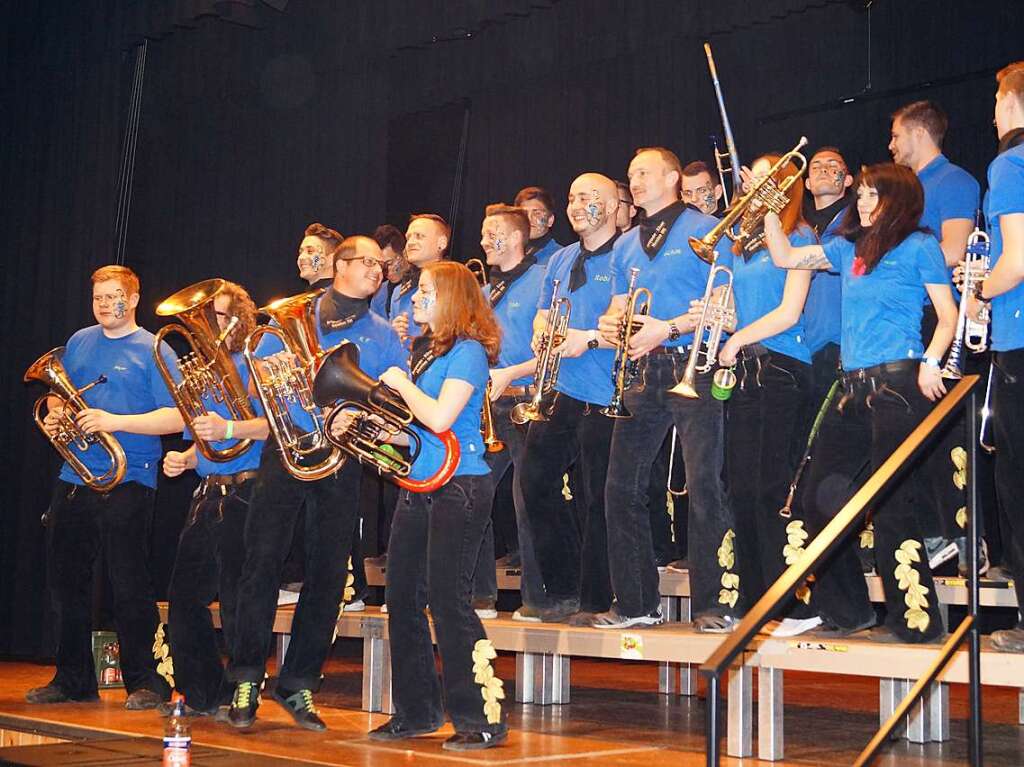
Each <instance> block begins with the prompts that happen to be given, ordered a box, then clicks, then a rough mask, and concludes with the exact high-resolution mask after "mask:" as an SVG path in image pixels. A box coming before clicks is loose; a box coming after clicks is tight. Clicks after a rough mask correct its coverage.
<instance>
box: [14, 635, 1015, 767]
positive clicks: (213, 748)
mask: <svg viewBox="0 0 1024 767" xmlns="http://www.w3.org/2000/svg"><path fill="white" fill-rule="evenodd" d="M358 647H359V643H358V642H350V641H346V642H340V641H339V643H338V645H337V646H336V649H335V654H334V656H335V657H334V658H333V659H332V660H331V661H330V664H329V668H328V669H327V674H328V676H327V680H326V682H325V684H324V688H323V690H322V691H321V693H320V694H319V695H318V698H317V699H318V702H319V705H320V707H321V711H322V715H323V717H324V719H325V720H326V721H327V724H328V727H329V729H328V731H327V732H325V733H309V732H306V731H304V730H299V729H296V728H295V727H294V726H293V725H292V724H291V719H290V718H289V717H288V715H287V714H285V713H284V712H283V711H282V710H281V709H280V708H278V706H277V704H275V703H274V702H273V701H272V700H270V699H269V697H268V698H267V699H265V701H264V703H263V705H262V707H261V708H260V710H259V715H258V717H259V718H258V720H257V723H256V725H255V726H254V727H253V728H252V729H250V730H247V731H245V732H238V731H235V730H232V729H230V728H229V727H227V726H225V725H221V724H217V723H215V722H213V721H212V720H209V719H199V720H195V722H194V725H193V740H194V742H195V744H196V751H195V754H194V758H193V765H194V766H195V767H201V765H204V764H209V765H227V764H251V765H260V766H262V765H270V764H282V765H283V764H292V765H294V764H325V765H352V766H353V767H354V766H356V765H359V766H368V765H374V766H375V767H397V766H398V765H403V766H404V765H411V764H415V765H422V766H423V767H435V766H437V767H440V766H441V765H448V766H449V767H453V766H454V765H460V764H470V765H472V764H482V765H562V764H565V765H577V764H579V765H584V764H588V765H599V766H601V767H616V766H620V765H621V766H622V767H627V766H638V767H640V766H642V767H654V765H657V766H658V767H661V765H680V767H690V766H691V765H701V764H703V763H704V755H703V746H704V743H703V727H704V705H703V701H702V700H700V699H699V698H681V697H670V696H663V695H658V693H657V669H656V667H655V666H654V665H653V664H643V663H629V662H624V661H616V662H604V661H586V660H578V659H575V660H573V670H572V680H573V689H572V701H573V702H572V703H571V704H570V705H567V706H560V707H541V706H531V705H515V704H506V711H507V712H508V717H509V724H510V726H511V728H512V732H511V735H510V737H509V740H508V741H507V743H506V744H504V745H502V746H501V747H498V748H494V749H490V750H488V751H483V752H471V753H469V754H466V753H462V754H450V753H448V752H444V751H442V750H441V747H440V746H441V742H442V741H443V740H444V738H446V737H447V736H448V735H449V734H450V733H451V728H450V726H448V727H446V728H445V729H444V730H442V731H441V732H440V733H438V734H435V735H432V736H428V737H423V738H417V739H415V740H412V741H406V742H403V743H402V744H401V745H400V746H396V745H390V746H389V745H381V744H377V743H372V742H371V741H369V740H368V739H367V738H366V732H367V730H369V729H370V728H372V727H375V726H376V725H377V724H379V723H380V722H382V721H384V717H383V716H381V715H379V714H366V713H363V712H362V711H360V710H359V695H360V657H359V656H358V654H357V653H358ZM496 670H497V672H498V674H499V676H501V677H502V678H503V679H505V680H507V681H506V689H507V690H512V689H514V684H513V682H512V679H513V677H514V675H515V671H514V662H513V659H512V658H511V657H501V658H499V659H498V663H497V665H496ZM51 674H52V669H51V668H49V667H46V666H40V665H34V664H27V663H14V662H7V663H0V743H2V744H5V745H6V744H9V743H11V742H12V740H11V739H12V737H13V736H12V735H11V731H14V730H17V731H22V732H36V733H40V734H41V735H42V736H54V735H56V736H58V737H62V738H65V739H68V740H73V741H82V740H90V741H92V740H94V739H103V740H102V741H101V742H97V743H96V744H95V746H93V745H87V746H73V745H66V746H63V748H64V749H65V753H64V755H65V757H66V758H62V759H60V760H56V761H51V762H46V763H48V764H59V763H67V764H70V763H72V762H78V763H86V762H88V763H89V764H102V763H113V762H115V761H117V762H118V763H122V762H120V761H119V759H117V760H115V759H114V758H113V757H111V759H110V761H109V762H106V761H103V760H102V759H101V758H99V757H96V756H95V754H92V755H91V756H90V757H89V758H88V759H87V758H86V757H85V756H84V755H83V754H82V753H81V751H82V749H84V748H103V749H106V751H105V753H110V754H123V753H126V751H127V750H129V748H130V747H131V746H134V747H135V750H136V751H139V752H140V753H141V752H145V753H146V754H147V755H148V756H149V757H150V758H151V759H154V760H155V759H156V758H157V756H158V754H159V743H158V742H156V741H154V740H138V739H139V738H140V737H141V738H152V739H156V738H159V737H160V736H161V735H162V733H163V720H161V719H160V718H159V717H157V716H156V714H155V713H153V712H129V711H126V710H125V709H124V708H123V700H124V691H123V690H109V691H103V692H102V693H101V698H102V700H101V702H100V703H98V704H62V705H55V706H31V705H29V704H27V703H25V702H24V699H23V694H24V691H25V690H26V689H27V688H29V687H32V686H34V685H39V684H45V683H46V682H47V681H48V680H49V678H50V676H51ZM785 694H786V701H787V710H786V717H787V721H786V749H787V759H786V761H784V762H761V761H759V760H757V759H749V758H748V759H730V758H723V759H722V764H723V765H748V766H749V765H770V764H775V765H778V767H788V766H790V765H801V766H804V765H830V766H831V765H841V764H850V763H851V762H852V761H853V758H854V756H855V755H856V753H857V752H858V751H859V750H860V748H861V747H862V746H863V745H864V744H865V743H866V742H867V741H868V739H869V738H870V736H871V735H872V734H873V732H874V730H875V728H876V727H877V718H878V714H877V711H878V690H877V683H874V682H872V681H870V680H863V679H856V678H848V677H835V676H831V677H825V676H820V675H812V674H791V673H787V675H786V693H785ZM951 697H952V705H951V711H952V716H953V723H952V729H953V740H951V741H950V742H948V743H944V744H929V745H926V746H918V745H913V744H908V743H906V742H904V741H897V742H894V743H893V744H892V745H891V746H890V747H889V749H888V750H887V751H886V753H885V754H884V756H882V757H881V758H880V759H879V760H878V762H877V764H879V765H883V766H885V767H909V766H910V765H914V767H922V766H924V765H928V766H929V767H933V766H934V767H947V766H948V767H952V765H962V764H966V758H965V753H966V743H965V729H964V723H963V717H964V714H965V711H966V690H965V689H964V688H963V687H962V686H954V690H953V693H952V696H951ZM984 719H985V755H986V761H985V763H986V765H991V766H993V767H995V766H999V767H1002V766H1004V765H1005V766H1007V767H1009V766H1010V765H1013V766H1014V767H1016V766H1017V765H1021V764H1024V727H1021V726H1018V725H1017V724H1016V722H1017V698H1016V694H1015V692H1014V691H1012V690H1008V689H1000V688H986V689H985V696H984ZM126 737H127V738H134V739H135V740H128V741H126V740H124V738H126ZM135 744H137V745H135ZM37 748H43V747H37ZM49 748H51V749H52V748H56V747H54V746H50V747H49ZM75 748H78V749H79V751H78V752H76V751H74V749H75ZM723 749H724V743H723ZM16 753H17V754H19V755H23V754H24V753H25V750H24V749H23V748H22V749H18V751H17V752H15V751H5V750H0V763H4V757H5V756H7V755H11V756H14V755H15V754H16ZM90 753H91V752H90ZM97 753H99V752H97ZM232 754H234V755H235V756H236V758H230V757H231V755H232ZM243 755H244V756H243ZM19 758H20V757H19ZM97 759H99V761H97ZM19 763H30V762H19ZM37 763H42V762H37ZM130 763H131V764H146V763H157V762H155V761H146V760H142V761H138V762H136V761H132V762H130Z"/></svg>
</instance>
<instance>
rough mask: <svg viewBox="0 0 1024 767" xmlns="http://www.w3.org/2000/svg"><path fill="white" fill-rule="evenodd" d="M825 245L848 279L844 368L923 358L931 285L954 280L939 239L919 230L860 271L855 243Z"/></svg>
mask: <svg viewBox="0 0 1024 767" xmlns="http://www.w3.org/2000/svg"><path fill="white" fill-rule="evenodd" d="M822 247H823V249H824V251H825V257H826V258H827V259H828V260H829V262H830V263H831V264H832V266H833V267H835V268H836V269H837V270H838V271H839V273H840V275H841V276H842V280H843V335H842V344H841V354H842V358H843V369H844V370H856V369H858V368H865V367H871V366H873V365H880V364H882V363H883V362H895V361H897V360H904V359H919V358H920V357H921V356H922V355H923V354H924V345H923V344H922V342H921V315H922V314H923V312H924V298H925V296H926V295H927V290H926V288H925V286H926V285H947V286H948V285H949V272H948V271H947V270H946V263H945V261H944V260H943V258H942V249H941V248H940V247H939V241H938V240H936V239H935V238H934V237H933V236H932V235H930V234H926V233H924V232H914V233H913V234H911V235H909V236H908V237H907V238H906V239H905V240H903V242H901V243H900V244H899V245H897V246H896V247H895V248H893V249H892V250H890V251H889V252H888V253H886V254H885V255H884V256H882V260H881V261H879V262H878V264H876V265H875V268H874V270H873V271H872V272H871V273H870V274H864V275H860V276H858V275H855V274H854V273H853V264H854V257H855V255H856V253H855V252H854V243H852V242H850V241H849V240H847V239H846V238H845V237H833V238H832V239H831V240H829V241H828V242H826V243H825V244H824V245H823V246H822Z"/></svg>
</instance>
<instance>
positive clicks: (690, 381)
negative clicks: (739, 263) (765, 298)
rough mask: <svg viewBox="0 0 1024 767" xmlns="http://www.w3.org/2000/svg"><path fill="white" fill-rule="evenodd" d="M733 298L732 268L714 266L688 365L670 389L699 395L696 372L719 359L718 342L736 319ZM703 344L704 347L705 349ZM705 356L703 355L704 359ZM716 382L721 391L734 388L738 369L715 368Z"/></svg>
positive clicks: (690, 397)
mask: <svg viewBox="0 0 1024 767" xmlns="http://www.w3.org/2000/svg"><path fill="white" fill-rule="evenodd" d="M719 272H721V273H723V274H725V275H726V278H727V279H726V283H725V290H723V291H722V292H721V293H720V294H719V297H718V299H717V300H715V298H714V291H715V277H716V275H718V273H719ZM731 300H732V269H730V268H729V267H727V266H720V265H716V266H712V267H711V273H710V274H708V284H707V286H706V287H705V288H704V298H703V303H704V308H703V309H702V310H701V313H700V319H699V320H698V321H697V325H696V327H694V329H693V346H692V347H691V348H690V356H689V358H688V359H687V360H686V369H685V370H684V371H683V377H682V379H680V381H679V383H677V384H676V385H675V386H673V387H672V388H671V389H669V392H670V393H671V394H679V395H681V396H683V397H686V398H687V399H698V398H699V397H700V395H699V394H698V393H697V373H707V372H708V371H709V370H711V369H713V368H714V367H715V364H716V363H717V362H718V345H719V344H720V343H721V341H722V333H723V332H725V328H726V327H727V326H729V325H732V324H733V323H734V322H735V318H736V313H735V311H734V310H733V309H732V308H731V307H730V305H729V304H730V302H731ZM701 347H704V348H703V349H702V348H701ZM702 358H703V359H702ZM714 385H715V386H716V387H717V388H719V389H721V390H722V391H727V390H731V389H732V387H733V386H735V385H736V373H734V372H733V371H732V369H730V368H721V369H719V370H717V371H716V372H715V377H714Z"/></svg>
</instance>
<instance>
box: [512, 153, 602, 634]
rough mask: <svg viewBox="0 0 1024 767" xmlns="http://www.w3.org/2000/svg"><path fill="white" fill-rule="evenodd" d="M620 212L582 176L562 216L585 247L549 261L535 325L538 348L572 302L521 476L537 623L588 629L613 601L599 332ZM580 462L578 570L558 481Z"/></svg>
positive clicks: (592, 176)
mask: <svg viewBox="0 0 1024 767" xmlns="http://www.w3.org/2000/svg"><path fill="white" fill-rule="evenodd" d="M618 207H619V196H618V190H617V188H616V186H615V182H614V181H612V180H611V179H610V178H607V177H605V176H602V175H601V174H599V173H584V174H583V175H582V176H580V177H579V178H577V179H576V180H575V181H573V183H572V186H570V187H569V200H568V205H567V207H566V213H567V214H568V216H569V223H570V224H571V225H572V228H573V230H574V231H575V232H576V234H577V235H579V238H580V239H579V242H576V243H573V244H572V245H567V246H566V247H564V248H561V249H560V250H558V251H557V252H556V253H555V254H554V255H552V257H551V260H550V261H549V262H548V268H547V274H546V276H545V279H544V287H543V289H542V290H541V295H540V300H539V302H538V304H537V309H538V311H537V316H536V317H535V318H534V323H533V324H534V348H536V347H537V342H538V341H539V339H540V336H541V334H542V333H543V331H544V327H545V325H546V324H547V321H548V308H549V307H550V305H551V300H552V297H553V296H555V295H557V296H558V297H559V298H563V297H564V298H568V299H569V300H570V301H571V302H572V312H571V315H570V320H569V329H568V331H567V333H566V338H565V341H564V342H563V343H562V346H561V353H562V362H561V366H560V369H559V373H558V380H557V381H556V382H555V386H554V390H553V391H552V392H551V395H549V396H548V397H546V398H545V399H546V402H545V404H546V405H547V406H549V407H550V408H551V415H550V418H549V420H547V421H534V422H532V423H531V424H530V429H529V432H528V433H527V435H526V450H525V459H524V461H523V464H524V465H523V471H522V475H521V477H520V483H521V488H522V493H523V499H524V505H525V507H526V510H527V514H528V515H529V521H530V530H531V532H532V534H533V543H534V551H535V553H536V557H537V563H538V565H539V567H540V571H541V575H542V576H543V578H544V590H545V593H546V594H547V596H548V599H549V607H547V608H546V609H544V610H541V611H540V614H539V616H537V617H539V618H540V619H541V620H544V621H563V620H567V619H568V620H570V622H572V623H577V622H582V623H583V624H584V625H586V624H589V618H590V616H589V615H586V613H591V614H592V613H600V612H604V611H605V610H607V609H608V608H609V607H610V605H611V600H612V594H611V583H610V579H609V575H608V542H607V534H606V532H605V518H604V480H605V475H606V474H607V473H608V449H609V446H610V444H611V435H612V424H613V423H614V422H613V421H612V419H610V418H606V417H605V416H603V415H601V412H600V410H601V408H603V407H605V406H606V405H608V404H609V402H610V401H611V397H612V378H611V375H612V362H613V361H614V357H615V352H614V351H613V349H612V348H611V346H610V345H609V344H608V343H607V342H606V341H604V340H603V339H602V338H601V336H600V334H599V333H598V332H597V318H598V317H600V316H601V314H603V313H604V310H605V309H606V308H607V306H608V304H609V302H610V301H611V297H612V292H611V288H612V282H611V259H612V251H613V250H614V248H615V243H616V242H617V240H618V237H619V232H618V229H617V228H616V225H615V224H616V215H617V212H618ZM556 281H557V283H558V286H557V294H556V288H555V283H556ZM545 412H547V411H545ZM574 463H576V464H577V472H576V474H575V476H577V477H578V478H579V487H576V488H574V490H575V495H576V503H577V504H581V506H582V508H581V511H580V517H581V518H582V520H583V547H582V550H581V552H580V562H579V568H578V569H577V566H576V563H575V559H574V558H573V557H571V556H568V552H571V551H572V550H573V549H574V548H575V547H576V546H577V541H576V540H575V539H574V536H575V535H576V532H575V528H574V526H573V525H572V524H571V520H569V519H565V517H566V515H567V514H569V513H570V508H569V507H568V506H567V505H566V504H565V503H564V501H563V499H562V480H561V477H562V475H563V474H564V473H565V472H566V471H567V470H568V469H569V467H570V466H571V465H572V464H574ZM527 607H528V606H527ZM520 612H522V611H520ZM577 613H583V614H581V615H575V614H577ZM574 616H575V617H574Z"/></svg>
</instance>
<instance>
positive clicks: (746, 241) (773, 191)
mask: <svg viewBox="0 0 1024 767" xmlns="http://www.w3.org/2000/svg"><path fill="white" fill-rule="evenodd" d="M806 144H807V137H806V136H801V137H800V140H799V141H798V142H797V144H796V146H795V147H793V148H792V149H791V150H790V151H788V152H786V153H785V154H784V155H782V157H780V158H779V159H778V161H777V162H776V163H775V164H774V165H773V166H772V167H771V170H769V171H768V175H766V176H765V177H764V178H763V179H761V180H760V181H758V182H757V183H756V184H754V185H753V188H752V189H751V190H750V191H749V192H747V193H746V194H745V195H743V196H742V197H740V198H739V199H738V200H736V202H735V204H734V205H733V206H732V208H730V209H729V210H728V211H726V214H725V215H724V216H722V220H721V221H719V222H718V224H716V225H715V227H714V228H713V229H712V230H711V231H709V232H708V233H707V234H705V235H704V236H703V237H700V238H697V237H691V238H690V247H691V248H693V252H694V253H696V254H697V255H698V256H699V257H700V258H701V260H703V261H705V262H706V263H709V264H713V263H714V262H715V259H716V258H717V255H716V253H715V248H717V247H718V241H719V240H721V239H722V237H728V238H729V239H730V240H733V241H734V242H739V243H741V244H742V246H743V249H744V250H745V251H747V252H748V253H753V252H754V251H755V250H759V249H760V248H761V247H762V245H763V243H764V217H765V216H766V215H767V214H768V211H770V210H771V211H774V212H775V213H781V212H782V209H783V208H785V207H786V205H787V204H788V203H789V195H788V194H787V191H788V190H789V188H790V187H791V186H793V184H795V183H796V182H797V181H798V180H799V179H800V176H801V175H802V174H803V172H804V168H806V167H807V158H806V157H804V156H803V155H802V154H800V150H801V149H803V147H804V146H805V145H806ZM790 161H792V162H794V163H795V164H796V165H797V166H798V170H797V172H796V173H791V174H789V175H788V176H786V178H784V179H783V180H782V181H776V180H775V174H776V173H777V172H778V171H779V170H780V169H781V168H782V166H783V165H785V164H786V163H788V162H790ZM754 203H757V204H756V205H755V204H754ZM737 221H739V222H740V226H739V231H738V232H736V233H735V234H733V231H732V228H733V225H734V224H735V223H736V222H737Z"/></svg>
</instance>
